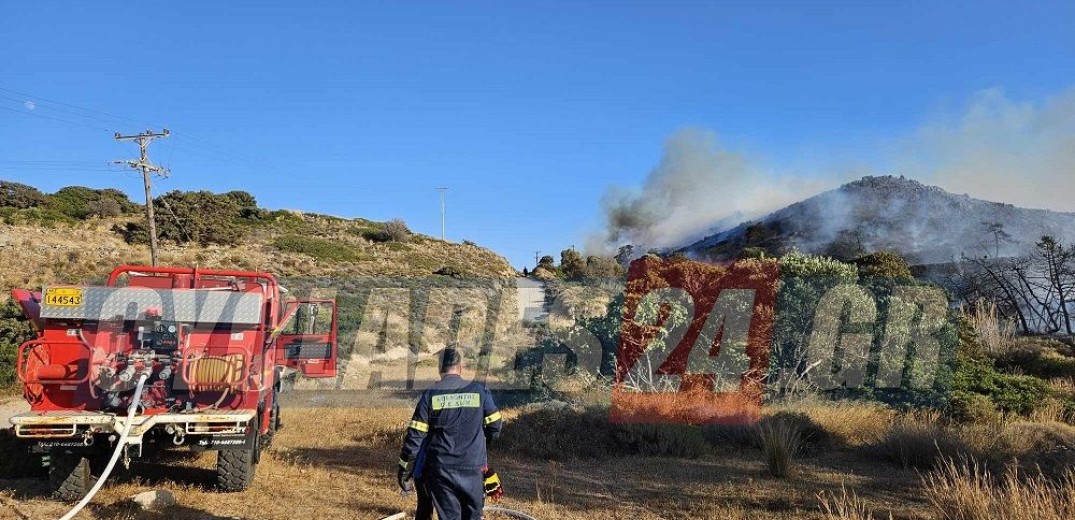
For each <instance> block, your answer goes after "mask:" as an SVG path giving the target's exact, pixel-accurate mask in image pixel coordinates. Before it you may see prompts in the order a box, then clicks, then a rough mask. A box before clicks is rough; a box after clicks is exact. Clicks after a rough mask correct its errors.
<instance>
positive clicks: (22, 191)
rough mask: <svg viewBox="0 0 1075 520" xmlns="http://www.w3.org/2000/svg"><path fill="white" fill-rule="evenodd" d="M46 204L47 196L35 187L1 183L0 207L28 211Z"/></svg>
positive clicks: (15, 183)
mask: <svg viewBox="0 0 1075 520" xmlns="http://www.w3.org/2000/svg"><path fill="white" fill-rule="evenodd" d="M44 203H45V194H43V193H41V191H40V190H38V189H37V188H35V187H33V186H27V185H26V184H20V183H18V182H10V181H0V206H7V207H12V208H16V209H26V208H32V207H35V206H40V205H41V204H44Z"/></svg>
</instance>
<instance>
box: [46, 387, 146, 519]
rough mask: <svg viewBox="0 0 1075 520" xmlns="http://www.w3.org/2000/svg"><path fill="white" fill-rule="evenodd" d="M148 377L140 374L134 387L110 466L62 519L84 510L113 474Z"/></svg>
mask: <svg viewBox="0 0 1075 520" xmlns="http://www.w3.org/2000/svg"><path fill="white" fill-rule="evenodd" d="M148 378H149V373H147V372H142V374H141V375H140V376H138V386H137V387H135V389H134V397H132V398H131V405H130V406H129V407H127V424H126V425H125V426H124V427H123V434H122V435H120V437H119V440H118V441H116V451H115V452H113V453H112V458H111V459H109V461H108V466H105V470H104V472H102V473H101V476H100V477H99V478H98V479H97V482H96V483H95V484H94V485H93V487H92V488H90V492H89V493H88V494H86V496H85V498H83V499H82V501H81V502H79V503H78V504H77V505H75V507H74V509H72V510H70V511H68V512H67V514H66V515H63V517H61V518H60V520H71V519H72V518H74V517H75V515H77V514H78V513H79V511H82V508H84V507H86V505H87V504H89V503H90V500H93V496H94V495H96V494H97V492H98V491H100V490H101V486H103V485H104V483H105V480H106V479H108V476H109V475H111V474H112V469H113V468H115V467H116V461H118V460H119V456H120V454H122V453H123V448H125V447H126V446H127V437H128V436H129V435H130V434H131V426H132V425H133V424H134V413H135V412H136V411H138V404H139V403H141V402H142V390H143V388H144V387H145V384H146V379H148Z"/></svg>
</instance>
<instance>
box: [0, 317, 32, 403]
mask: <svg viewBox="0 0 1075 520" xmlns="http://www.w3.org/2000/svg"><path fill="white" fill-rule="evenodd" d="M33 337H34V333H33V330H32V329H31V327H30V324H29V322H28V321H27V320H26V318H25V316H24V315H23V312H22V308H21V307H19V304H18V303H16V302H15V300H12V299H8V300H7V301H6V302H4V303H3V304H0V388H5V387H9V386H11V385H13V384H14V383H15V356H16V354H17V353H18V348H19V345H22V344H23V342H25V341H27V340H30V339H33Z"/></svg>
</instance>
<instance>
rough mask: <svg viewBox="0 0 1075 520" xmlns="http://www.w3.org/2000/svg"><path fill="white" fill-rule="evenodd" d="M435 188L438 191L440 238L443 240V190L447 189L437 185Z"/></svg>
mask: <svg viewBox="0 0 1075 520" xmlns="http://www.w3.org/2000/svg"><path fill="white" fill-rule="evenodd" d="M435 189H436V190H437V191H438V192H440V239H441V240H444V192H446V191H448V187H447V186H437V187H436V188H435Z"/></svg>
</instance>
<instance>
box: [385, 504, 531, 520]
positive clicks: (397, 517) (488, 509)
mask: <svg viewBox="0 0 1075 520" xmlns="http://www.w3.org/2000/svg"><path fill="white" fill-rule="evenodd" d="M482 512H483V513H500V514H502V515H507V516H509V517H511V518H518V519H519V520H537V518H534V517H532V516H530V515H528V514H526V513H523V512H520V511H516V510H514V509H508V508H506V507H500V506H485V509H483V510H482ZM406 518H407V513H396V514H394V515H391V516H386V517H384V518H382V519H381V520H406Z"/></svg>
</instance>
